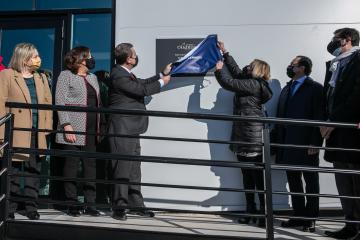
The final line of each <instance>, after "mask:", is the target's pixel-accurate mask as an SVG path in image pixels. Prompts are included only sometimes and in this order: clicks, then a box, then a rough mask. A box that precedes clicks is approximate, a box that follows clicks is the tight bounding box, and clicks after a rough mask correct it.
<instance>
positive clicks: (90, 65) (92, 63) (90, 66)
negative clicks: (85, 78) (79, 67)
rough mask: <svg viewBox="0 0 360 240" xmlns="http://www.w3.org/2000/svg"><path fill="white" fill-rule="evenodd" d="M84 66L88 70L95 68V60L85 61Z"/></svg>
mask: <svg viewBox="0 0 360 240" xmlns="http://www.w3.org/2000/svg"><path fill="white" fill-rule="evenodd" d="M85 66H86V67H87V68H88V69H90V70H91V69H94V68H95V59H94V58H93V57H92V58H88V59H86V60H85Z"/></svg>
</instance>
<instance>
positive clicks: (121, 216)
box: [112, 210, 127, 221]
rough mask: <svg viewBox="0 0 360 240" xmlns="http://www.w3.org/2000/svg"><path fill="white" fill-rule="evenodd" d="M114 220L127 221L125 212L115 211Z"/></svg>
mask: <svg viewBox="0 0 360 240" xmlns="http://www.w3.org/2000/svg"><path fill="white" fill-rule="evenodd" d="M112 218H114V219H116V220H120V221H126V219H127V216H126V212H125V210H115V211H114V212H113V215H112Z"/></svg>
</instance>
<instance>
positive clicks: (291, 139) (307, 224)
mask: <svg viewBox="0 0 360 240" xmlns="http://www.w3.org/2000/svg"><path fill="white" fill-rule="evenodd" d="M311 69H312V62H311V60H310V59H309V58H308V57H305V56H297V57H295V58H294V60H292V62H291V63H290V65H289V66H288V67H287V75H288V76H289V77H290V78H291V81H290V82H288V83H287V85H286V86H285V87H284V88H283V90H282V91H281V94H280V98H279V103H278V114H277V117H279V118H292V119H314V120H322V119H323V101H322V100H323V87H322V86H321V84H319V83H317V82H315V81H314V80H312V79H311V78H310V77H309V75H310V73H311ZM274 133H275V135H276V137H275V139H276V140H275V141H276V142H278V143H282V144H296V145H306V146H321V145H322V138H321V134H320V130H319V128H318V127H304V126H295V125H288V126H286V125H277V126H276V128H275V132H274ZM276 161H277V163H280V164H288V165H307V166H315V167H317V166H319V151H318V150H317V149H312V148H309V149H299V148H278V149H277V156H276ZM286 174H287V179H288V183H289V188H290V192H297V193H304V187H303V181H302V178H304V181H305V184H306V188H305V192H306V193H317V194H318V193H319V175H318V173H316V172H307V171H287V172H286ZM291 201H292V206H293V210H294V216H297V217H298V216H305V217H317V216H318V214H319V198H318V197H304V196H295V195H292V196H291ZM281 225H282V226H283V227H302V228H303V230H304V231H310V232H313V231H315V221H302V220H294V219H290V220H288V221H285V222H282V224H281Z"/></svg>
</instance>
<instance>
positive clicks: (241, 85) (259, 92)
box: [215, 53, 272, 154]
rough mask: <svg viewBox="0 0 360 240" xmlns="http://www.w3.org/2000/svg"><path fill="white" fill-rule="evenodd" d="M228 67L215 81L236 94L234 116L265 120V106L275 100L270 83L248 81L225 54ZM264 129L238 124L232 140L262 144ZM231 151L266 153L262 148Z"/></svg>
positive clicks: (221, 71) (239, 148)
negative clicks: (263, 107) (263, 106)
mask: <svg viewBox="0 0 360 240" xmlns="http://www.w3.org/2000/svg"><path fill="white" fill-rule="evenodd" d="M224 63H225V66H226V67H227V69H226V68H223V69H222V70H217V71H215V77H216V79H217V80H218V82H219V84H220V85H221V86H222V87H223V88H224V89H226V90H229V91H232V92H234V93H235V96H234V110H233V114H234V115H240V116H249V117H263V116H264V114H263V111H262V104H264V103H266V102H267V101H269V100H270V98H271V97H272V92H271V90H270V87H269V86H268V83H267V82H266V81H265V80H264V79H254V78H247V77H246V76H245V75H244V74H243V72H242V71H241V69H240V68H239V66H238V65H237V63H236V62H235V60H234V59H233V57H231V56H230V55H229V54H228V53H226V54H224ZM262 129H263V124H262V123H256V122H234V123H233V128H232V137H231V140H233V141H242V142H247V143H261V142H262ZM230 149H231V150H232V151H233V152H235V153H241V152H242V153H258V154H261V153H262V148H261V147H260V146H241V145H239V144H232V145H231V146H230Z"/></svg>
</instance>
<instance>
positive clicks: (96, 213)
mask: <svg viewBox="0 0 360 240" xmlns="http://www.w3.org/2000/svg"><path fill="white" fill-rule="evenodd" d="M84 214H86V215H90V216H93V217H98V216H100V212H99V211H98V210H96V208H94V207H87V208H85V210H84Z"/></svg>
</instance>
